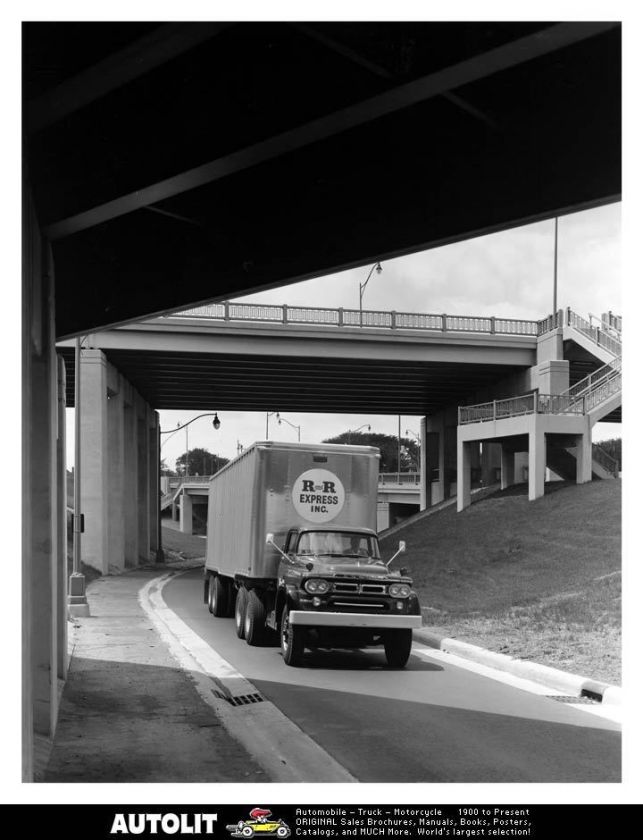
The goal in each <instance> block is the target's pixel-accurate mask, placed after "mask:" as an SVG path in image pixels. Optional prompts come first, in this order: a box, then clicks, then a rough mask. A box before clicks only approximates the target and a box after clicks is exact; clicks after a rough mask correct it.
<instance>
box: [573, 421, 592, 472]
mask: <svg viewBox="0 0 643 840" xmlns="http://www.w3.org/2000/svg"><path fill="white" fill-rule="evenodd" d="M591 480H592V433H591V431H588V432H585V433H584V434H582V435H577V437H576V484H585V483H586V482H588V481H591Z"/></svg>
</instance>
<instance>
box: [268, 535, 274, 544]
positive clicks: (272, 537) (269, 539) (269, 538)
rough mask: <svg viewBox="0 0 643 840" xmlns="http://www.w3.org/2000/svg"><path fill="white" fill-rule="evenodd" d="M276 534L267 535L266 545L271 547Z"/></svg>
mask: <svg viewBox="0 0 643 840" xmlns="http://www.w3.org/2000/svg"><path fill="white" fill-rule="evenodd" d="M274 538H275V535H274V534H266V545H270V543H271V542H272V541H273V540H274Z"/></svg>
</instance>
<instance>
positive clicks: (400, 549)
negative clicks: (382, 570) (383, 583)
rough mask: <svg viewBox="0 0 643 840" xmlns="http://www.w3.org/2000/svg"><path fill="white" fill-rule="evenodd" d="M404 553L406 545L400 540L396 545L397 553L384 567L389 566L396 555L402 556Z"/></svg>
mask: <svg viewBox="0 0 643 840" xmlns="http://www.w3.org/2000/svg"><path fill="white" fill-rule="evenodd" d="M405 551H406V543H405V542H404V540H400V542H399V544H398V548H397V551H396V552H395V554H394V555H393V556H392V557H391V559H390V560H389V561H388V562H387V564H386V566H387V567H388V566H390V565H391V563H392V562H393V560H395V558H396V557H397V556H398V554H404V552H405Z"/></svg>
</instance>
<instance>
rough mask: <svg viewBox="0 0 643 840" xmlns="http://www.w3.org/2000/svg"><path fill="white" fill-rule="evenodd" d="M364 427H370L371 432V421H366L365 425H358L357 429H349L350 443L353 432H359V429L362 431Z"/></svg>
mask: <svg viewBox="0 0 643 840" xmlns="http://www.w3.org/2000/svg"><path fill="white" fill-rule="evenodd" d="M362 429H368V430H369V432H370V430H371V424H370V423H364V425H363V426H358V427H357V429H349V430H348V431H347V432H346V434H347V435H348V442H349V443H351V435H352V434H354V433H355V432H359V431H361V430H362Z"/></svg>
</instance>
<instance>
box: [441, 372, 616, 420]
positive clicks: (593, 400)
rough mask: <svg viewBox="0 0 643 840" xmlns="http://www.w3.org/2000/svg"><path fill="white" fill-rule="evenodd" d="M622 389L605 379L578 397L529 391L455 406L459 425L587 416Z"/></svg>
mask: <svg viewBox="0 0 643 840" xmlns="http://www.w3.org/2000/svg"><path fill="white" fill-rule="evenodd" d="M620 388H621V382H620V377H614V378H612V379H606V380H605V381H603V382H601V383H600V385H599V386H598V387H597V388H596V389H595V390H593V391H590V392H589V393H588V394H585V395H583V396H580V397H575V396H570V395H569V394H539V393H538V391H532V392H531V393H529V394H522V395H521V396H518V397H511V398H509V399H503V400H491V401H490V402H486V403H478V404H477V405H464V406H462V405H461V406H458V425H460V426H465V425H467V424H469V423H484V422H486V421H489V420H493V421H495V420H505V419H507V418H508V417H520V416H522V415H525V414H587V413H588V412H589V411H591V410H592V409H593V408H595V407H596V406H597V405H600V403H602V402H604V401H605V400H606V399H607V398H608V397H609V396H611V395H612V394H614V393H617V392H618V391H619V390H620Z"/></svg>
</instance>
